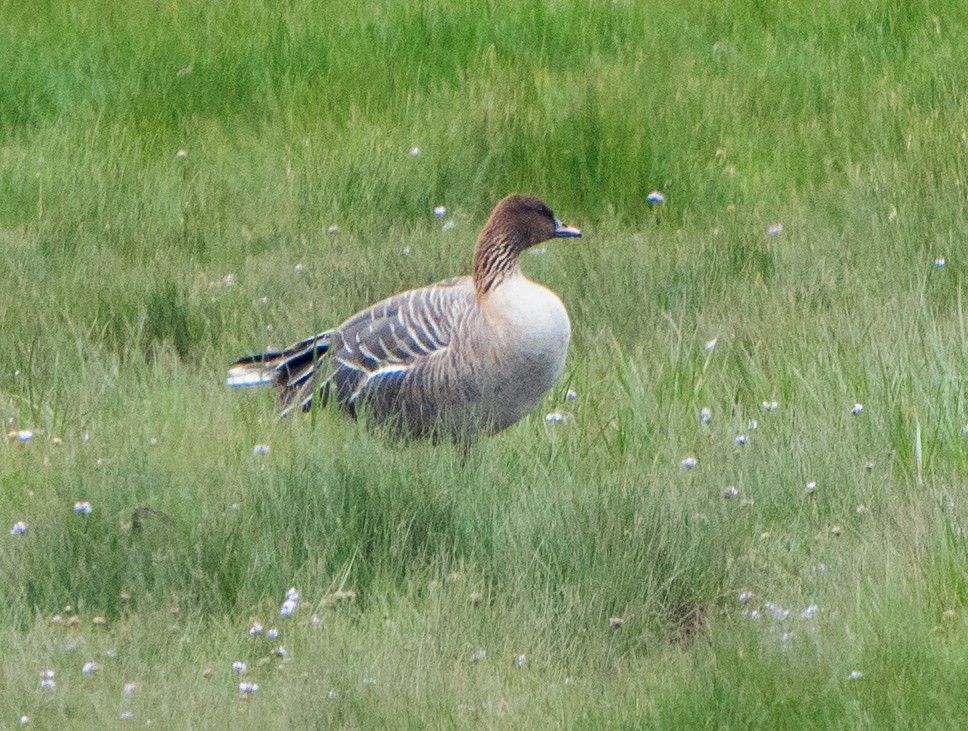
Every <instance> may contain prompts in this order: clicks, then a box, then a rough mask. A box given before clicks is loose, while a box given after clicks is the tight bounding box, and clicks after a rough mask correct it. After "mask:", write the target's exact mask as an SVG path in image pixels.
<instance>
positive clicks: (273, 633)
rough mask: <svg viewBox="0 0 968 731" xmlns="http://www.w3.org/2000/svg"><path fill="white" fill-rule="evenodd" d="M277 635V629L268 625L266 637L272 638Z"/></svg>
mask: <svg viewBox="0 0 968 731" xmlns="http://www.w3.org/2000/svg"><path fill="white" fill-rule="evenodd" d="M278 636H279V630H278V629H276V628H275V627H270V628H269V631H268V632H266V637H268V638H269V639H270V640H274V639H276V638H277V637H278Z"/></svg>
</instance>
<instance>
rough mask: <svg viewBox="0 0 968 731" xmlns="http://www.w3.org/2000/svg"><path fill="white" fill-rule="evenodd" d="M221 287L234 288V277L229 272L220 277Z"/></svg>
mask: <svg viewBox="0 0 968 731" xmlns="http://www.w3.org/2000/svg"><path fill="white" fill-rule="evenodd" d="M222 286H223V287H234V286H235V275H234V274H232V273H231V272H229V273H228V274H226V275H225V276H224V277H222Z"/></svg>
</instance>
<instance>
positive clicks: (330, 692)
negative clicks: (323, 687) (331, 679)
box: [326, 688, 339, 700]
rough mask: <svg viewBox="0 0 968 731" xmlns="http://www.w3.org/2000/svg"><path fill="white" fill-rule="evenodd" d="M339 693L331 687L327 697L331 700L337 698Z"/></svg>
mask: <svg viewBox="0 0 968 731" xmlns="http://www.w3.org/2000/svg"><path fill="white" fill-rule="evenodd" d="M338 695H339V694H338V693H337V692H336V691H335V690H334V689H332V688H330V689H329V693H327V694H326V697H327V698H329V699H330V700H335V699H336V697H337V696H338Z"/></svg>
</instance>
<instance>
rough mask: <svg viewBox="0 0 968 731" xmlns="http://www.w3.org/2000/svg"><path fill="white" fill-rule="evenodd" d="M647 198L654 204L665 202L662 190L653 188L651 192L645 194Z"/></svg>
mask: <svg viewBox="0 0 968 731" xmlns="http://www.w3.org/2000/svg"><path fill="white" fill-rule="evenodd" d="M645 200H647V201H648V202H649V203H652V204H656V203H665V196H664V195H663V194H662V193H661V192H660V191H658V190H653V191H652V192H651V193H649V194H648V195H647V196H645Z"/></svg>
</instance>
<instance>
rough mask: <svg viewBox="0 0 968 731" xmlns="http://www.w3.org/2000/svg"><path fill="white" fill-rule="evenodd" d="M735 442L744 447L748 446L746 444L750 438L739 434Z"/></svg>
mask: <svg viewBox="0 0 968 731" xmlns="http://www.w3.org/2000/svg"><path fill="white" fill-rule="evenodd" d="M733 441H734V442H736V444H738V445H739V446H741V447H742V446H743V445H744V444H746V442H748V441H749V437H748V436H746V435H745V434H737V435H736V438H735V439H734V440H733Z"/></svg>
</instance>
